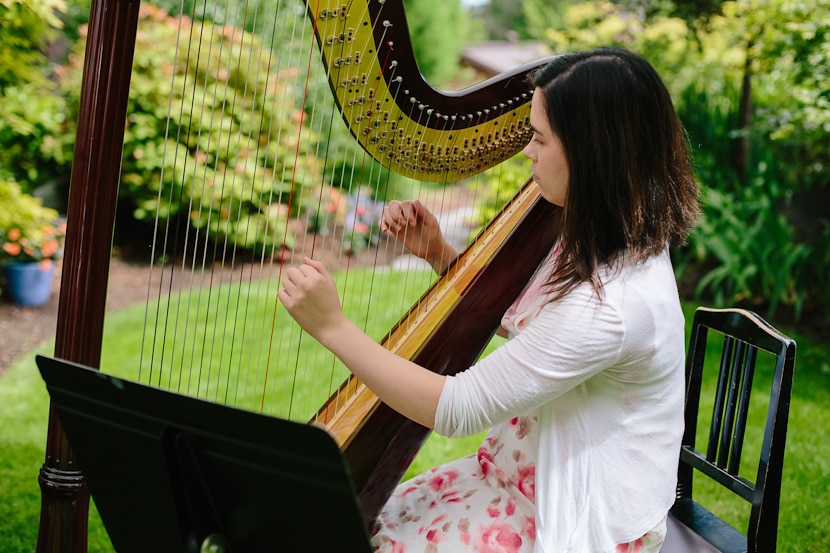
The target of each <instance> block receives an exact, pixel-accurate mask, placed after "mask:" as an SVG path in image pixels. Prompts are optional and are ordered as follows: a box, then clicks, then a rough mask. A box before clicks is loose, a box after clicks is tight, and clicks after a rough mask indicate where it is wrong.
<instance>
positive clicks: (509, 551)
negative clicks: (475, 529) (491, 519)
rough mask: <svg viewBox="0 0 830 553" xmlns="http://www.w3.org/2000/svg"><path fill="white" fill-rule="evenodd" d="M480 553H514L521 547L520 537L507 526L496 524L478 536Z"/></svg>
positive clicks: (485, 528) (484, 529) (483, 530)
mask: <svg viewBox="0 0 830 553" xmlns="http://www.w3.org/2000/svg"><path fill="white" fill-rule="evenodd" d="M479 540H480V544H479V546H478V548H477V549H476V551H479V552H480V553H516V552H517V551H519V548H520V547H521V546H522V537H521V536H520V535H519V534H518V533H517V532H516V530H514V529H513V527H512V526H510V525H509V524H505V523H503V522H497V523H494V524H491V525H490V526H486V527H484V528H483V529H482V530H481V533H480V534H479Z"/></svg>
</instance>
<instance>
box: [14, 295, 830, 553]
mask: <svg viewBox="0 0 830 553" xmlns="http://www.w3.org/2000/svg"><path fill="white" fill-rule="evenodd" d="M355 282H361V279H355ZM361 283H362V282H361ZM398 289H399V288H396V287H394V286H392V287H390V290H398ZM221 293H222V294H227V297H228V298H233V301H232V302H230V301H229V302H227V303H225V304H219V305H231V304H233V305H239V304H240V302H241V303H243V304H245V305H249V306H255V305H256V306H259V305H264V306H270V307H269V308H267V309H261V310H259V311H257V312H256V313H255V314H253V315H252V314H251V313H253V311H251V313H246V317H251V318H252V320H253V321H254V322H252V323H250V324H252V325H253V326H252V327H250V328H248V332H247V333H248V334H253V333H254V332H253V330H252V329H265V330H263V331H262V332H263V333H268V332H270V328H271V326H272V325H273V326H274V329H275V330H274V335H276V336H278V337H281V336H283V333H287V334H286V336H287V337H286V338H285V341H286V343H288V342H290V340H292V339H297V340H301V339H302V338H296V337H294V334H292V332H293V333H296V328H293V329H292V328H288V327H289V326H290V325H288V324H283V323H281V322H279V323H278V324H274V321H275V319H274V318H273V306H274V303H273V298H271V297H268V296H266V297H265V298H263V297H261V296H259V295H257V296H255V301H254V302H253V303H250V304H249V303H247V301H243V300H242V298H244V297H247V294H248V293H249V292H247V291H244V290H240V289H234V288H231V289H228V290H224V291H222V292H221ZM190 299H193V298H190ZM395 299H396V301H399V300H400V298H397V297H396V298H395ZM408 301H409V300H408ZM197 303H198V302H195V301H186V302H181V304H180V305H181V307H179V308H176V310H175V312H176V313H179V314H180V315H181V317H182V318H185V317H186V316H187V315H186V314H187V313H190V316H191V317H196V318H197V319H199V318H200V317H201V318H202V319H200V320H206V319H205V318H204V317H208V316H211V317H213V318H212V319H209V320H210V321H212V322H211V323H210V324H208V325H206V328H209V329H210V333H211V339H209V340H204V339H202V340H199V341H196V342H194V343H193V345H191V346H190V347H188V348H187V350H188V351H187V352H183V351H179V352H169V351H168V352H165V353H164V355H165V356H169V357H170V359H171V360H172V361H171V363H173V364H175V363H186V361H183V360H184V359H186V358H187V357H188V356H191V357H195V358H201V357H211V358H213V357H220V358H221V357H222V356H228V357H227V358H228V359H236V358H237V357H240V356H241V357H243V358H246V357H255V358H256V357H257V356H259V355H261V353H259V352H256V353H252V351H254V350H255V348H256V347H257V346H255V345H252V344H245V345H244V346H242V345H240V344H239V343H232V345H227V346H226V347H223V349H222V351H221V353H220V352H219V350H216V349H215V348H216V343H217V342H218V341H222V342H224V343H225V344H228V342H225V341H224V339H222V340H217V336H218V335H220V334H225V333H231V334H233V335H238V329H237V328H236V327H235V325H236V324H237V323H236V320H235V316H231V315H230V314H229V313H228V312H227V311H223V310H222V309H216V308H215V306H216V305H217V304H216V302H204V304H205V305H211V306H214V307H211V308H209V310H210V309H213V310H214V311H215V313H214V314H213V315H209V314H207V313H206V312H203V311H199V309H203V308H204V306H202V307H198V306H197V307H194V305H196V304H197ZM345 307H346V309H347V311H348V310H349V309H350V307H349V306H348V305H346V306H345ZM193 309H196V311H195V312H192V311H191V310H193ZM692 309H693V306H689V307H687V320H689V321H691V313H692ZM350 316H353V317H356V318H360V317H362V316H363V315H361V314H360V313H359V312H351V313H350ZM367 318H371V319H373V320H377V321H378V325H380V326H379V327H380V328H388V327H389V326H390V325H391V324H392V323H393V322H394V320H395V319H396V318H397V315H396V314H395V313H392V312H390V313H388V314H383V313H380V314H378V313H373V316H372V317H367ZM383 325H386V326H383ZM145 326H146V325H145V308H144V306H135V307H131V308H127V309H125V310H122V311H119V312H116V313H113V314H111V315H109V316H108V318H107V322H106V325H105V344H104V350H103V355H102V367H105V370H107V372H119V371H120V370H121V369H115V370H109V368H116V367H124V368H131V367H135V366H136V365H137V359H138V357H139V356H140V350H141V347H140V342H141V340H142V338H143V332H142V330H141V329H143V328H144V327H145ZM266 330H267V332H266ZM367 330H369V331H370V333H371V332H375V331H376V330H373V329H367ZM257 332H259V331H257ZM381 332H382V331H381ZM793 337H794V338H796V339H797V340H798V343H799V350H798V359H797V367H796V379H795V388H794V392H793V399H792V408H791V414H790V425H789V434H788V438H787V458H786V462H785V477H784V483H783V493H782V499H781V513H780V524H779V528H780V530H779V540H778V543H779V548H778V550H779V551H783V552H805V553H806V552H814V553H819V552H822V553H824V552H827V551H830V519H828V517H827V515H826V513H828V512H830V498H828V487H830V441H828V440H827V433H828V428H830V401H828V399H830V355H828V354H830V347H828V344H818V343H812V342H811V341H810V340H808V339H806V338H802V337H800V336H793ZM280 339H281V338H280ZM306 340H307V338H306ZM277 341H279V340H277ZM307 341H308V340H307ZM295 345H296V344H289V345H286V346H285V347H289V348H294V346H295ZM270 347H273V344H271V346H270ZM302 347H307V348H311V349H314V347H315V346H314V345H313V344H308V343H305V342H304V343H303V344H302ZM52 348H53V345H52V344H46V345H44V346H42V347H40V348H38V350H37V351H32V352H29V353H27V354H25V355H23V356H21V357H20V358H19V359H18V360H16V362H15V364H14V365H13V367H12V368H11V369H10V371H9V372H7V373H6V374H5V375H4V376H3V377H2V378H0V553H18V552H19V553H24V552H26V553H28V552H30V551H33V550H34V545H35V542H36V535H37V528H38V519H39V512H40V491H39V488H38V484H37V475H38V471H39V469H40V467H41V464H42V462H43V457H44V444H45V441H46V420H47V413H48V396H47V393H46V390H45V388H44V385H43V383H42V381H41V379H40V376H39V374H38V372H37V370H36V367H35V364H34V356H35V354H36V353H43V354H46V355H50V354H51V352H52ZM226 350H228V351H226ZM314 355H318V353H315V354H314ZM326 364H327V365H330V364H331V362H330V361H326ZM124 370H125V371H126V370H127V369H124ZM217 370H220V369H218V368H217ZM327 370H331V369H327ZM335 372H337V374H338V375H340V369H339V368H338V369H335ZM766 372H767V369H765V368H764V367H763V365H762V366H761V368H759V373H758V376H757V377H756V383H758V384H757V385H761V384H760V383H761V382H763V380H764V378H765V377H766ZM160 375H164V376H160ZM125 376H130V375H129V374H127V375H125ZM213 376H215V375H213ZM153 378H159V379H163V378H166V379H170V378H174V377H173V376H172V375H170V374H167V373H166V372H164V370H163V369H160V371H159V372H158V375H157V376H154V377H149V378H148V377H146V375H145V378H144V379H145V380H148V379H153ZM257 378H262V377H259V376H258V377H256V378H254V379H253V380H254V381H256V382H253V381H252V382H247V381H246V383H245V385H244V386H240V385H238V384H236V385H234V386H233V390H232V391H229V389H228V388H227V387H225V388H224V389H222V390H217V389H212V388H208V387H203V386H201V385H200V384H192V383H191V382H189V381H188V382H186V383H182V382H179V381H173V382H172V383H171V384H170V386H171V387H173V388H174V389H175V388H177V387H184V388H186V390H185V391H187V392H188V393H192V395H203V396H208V398H211V397H220V396H221V397H222V398H223V399H224V398H227V397H228V396H229V395H233V396H234V398H233V399H234V402H236V403H239V404H241V405H243V406H246V405H250V406H251V407H252V408H254V407H256V405H258V404H259V403H261V401H262V400H261V399H257V398H261V394H260V393H259V392H257V393H256V394H253V395H252V397H250V398H249V397H247V396H248V393H247V392H244V393H240V392H239V389H240V388H246V389H247V388H251V389H255V388H256V386H257V385H259V383H260V381H257V380H256V379H257ZM269 378H271V379H276V380H278V377H277V375H274V374H271V375H270V376H269ZM220 380H221V378H220ZM226 380H227V379H226ZM274 393H276V392H274ZM237 396H238V399H236V398H237ZM313 401H316V398H311V399H309V400H308V402H309V403H310V404H313ZM761 410H762V409H755V411H756V412H757V411H761ZM280 414H281V413H280ZM303 415H304V413H302V414H299V415H297V416H303ZM750 424H753V422H750ZM755 424H756V425H757V424H758V423H757V421H756V423H755ZM748 440H749V442H748V444H749V445H748V446H747V447H748V448H750V451H751V450H752V448H753V447H754V446H753V445H752V444H753V443H757V440H755V441H754V442H753V438H751V437H750V438H748ZM480 441H481V436H475V437H472V438H468V439H466V440H449V439H444V438H441V437H438V436H433V437H431V438H430V439H429V440H428V442H427V445H426V446H425V448H424V450H423V451H422V453H421V454H420V455H419V457H418V458H417V459H416V461H415V463H414V464H413V465H412V467H411V469H410V471H409V474H410V475H411V474H415V473H419V472H421V471H423V470H426V469H428V468H431V467H432V466H435V465H436V464H439V463H441V462H444V461H446V460H450V459H453V458H456V457H458V456H461V455H466V454H469V453H472V452H474V451H475V450H476V449H477V447H478V444H479V442H480ZM751 456H752V454H751V453H750V452H749V451H748V452H747V453H746V456H745V459H749V458H751ZM747 462H749V461H747ZM695 495H696V497H698V498H710V499H711V501H714V502H716V505H717V507H715V508H716V509H718V512H721V513H724V512H725V513H727V514H726V515H724V518H726V519H727V520H728V521H730V522H731V523H732V524H734V525H736V526H737V527H738V528H741V527H742V526H743V525H744V524H745V522H744V521H745V519H746V516H747V515H746V514H745V512H746V509H745V507H744V505H743V504H741V503H740V502H739V503H736V502H734V501H731V500H730V499H729V498H728V497H720V496H722V495H723V494H720V493H719V490H717V489H715V488H713V487H712V486H701V487H700V488H699V489H698V488H696V494H695ZM91 511H92V513H91V516H90V525H89V526H90V536H89V551H90V552H111V551H112V546H111V545H110V543H109V540H108V538H107V535H106V532H105V530H104V529H103V526H102V524H101V522H100V519H99V518H98V516H97V513H96V512H95V509H94V505H93V507H92V509H91Z"/></svg>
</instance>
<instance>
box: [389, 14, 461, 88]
mask: <svg viewBox="0 0 830 553" xmlns="http://www.w3.org/2000/svg"><path fill="white" fill-rule="evenodd" d="M404 5H405V9H406V20H407V24H408V25H409V33H410V35H411V38H412V48H413V49H414V51H415V58H416V60H417V61H418V68H419V69H420V71H421V73H422V74H423V75H424V76H425V77H426V78H427V80H428V81H429V82H430V83H432V84H433V86H446V85H447V83H448V82H449V81H450V79H452V77H454V76H455V74H456V73H457V72H458V70H459V65H458V59H459V56H460V54H461V50H462V49H463V48H464V46H465V44H466V42H467V33H468V30H469V26H468V25H467V22H466V15H465V13H464V10H463V9H462V7H461V2H460V1H459V0H406V2H405V3H404Z"/></svg>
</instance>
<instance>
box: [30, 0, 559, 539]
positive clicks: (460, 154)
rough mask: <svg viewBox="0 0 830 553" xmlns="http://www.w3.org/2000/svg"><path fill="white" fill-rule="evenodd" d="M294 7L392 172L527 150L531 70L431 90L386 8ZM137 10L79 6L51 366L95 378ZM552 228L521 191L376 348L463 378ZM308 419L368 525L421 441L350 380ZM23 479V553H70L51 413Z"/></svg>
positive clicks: (67, 459) (82, 520) (71, 467)
mask: <svg viewBox="0 0 830 553" xmlns="http://www.w3.org/2000/svg"><path fill="white" fill-rule="evenodd" d="M305 9H306V15H307V18H308V21H309V22H310V25H311V28H312V29H313V36H314V40H315V41H316V42H317V47H319V52H320V53H321V55H322V60H323V62H324V65H325V68H326V76H327V78H328V80H329V84H330V87H331V90H332V92H333V93H334V98H335V101H336V103H337V106H338V108H339V110H340V113H341V115H342V119H343V121H345V122H346V124H347V127H348V129H349V131H350V133H351V134H352V135H353V137H354V139H355V140H356V141H357V142H358V143H359V144H360V146H361V147H362V148H363V149H364V150H365V151H366V152H367V153H368V155H371V156H372V157H373V158H374V159H376V160H377V161H378V162H380V163H381V164H382V165H383V166H385V167H388V168H389V169H390V170H392V171H393V172H396V173H399V174H401V175H405V176H407V177H410V178H415V179H418V180H422V181H432V182H454V181H457V180H459V179H464V178H468V177H471V176H474V175H477V174H479V173H481V172H482V171H484V170H486V169H488V168H490V167H493V166H496V165H498V164H499V163H500V162H502V161H504V160H506V159H508V158H510V157H511V156H513V155H515V154H516V153H517V152H518V151H519V150H520V148H521V147H522V146H523V145H524V143H525V142H526V141H527V139H528V136H529V134H528V132H529V128H528V114H529V101H530V97H531V94H530V89H529V85H528V83H527V82H526V78H527V74H528V73H529V72H530V71H531V70H532V69H533V68H534V67H536V66H538V65H539V64H540V63H541V62H539V63H534V64H530V65H528V66H525V67H522V68H518V69H516V70H515V71H512V72H509V73H506V74H503V75H500V76H498V77H496V78H494V79H491V80H489V81H485V82H484V83H481V84H479V85H476V86H474V87H471V88H470V89H466V90H464V91H462V92H459V93H447V92H441V91H438V90H436V89H434V88H433V87H432V86H430V85H429V83H427V82H426V81H425V80H424V78H423V77H422V76H421V74H420V72H419V71H418V70H417V65H416V63H415V59H414V55H413V53H412V48H411V44H410V42H409V35H408V31H407V28H406V21H405V18H404V12H403V8H402V3H401V2H390V1H386V2H376V1H375V2H363V1H361V2H355V3H350V4H343V3H338V2H336V1H331V0H324V1H320V2H316V1H315V0H312V1H311V2H310V3H309V4H308V5H306V7H305ZM139 11H140V5H139V2H138V0H93V2H92V7H91V12H90V24H89V32H88V38H87V48H86V52H85V62H84V67H85V69H84V78H83V84H82V92H81V107H80V112H79V117H78V130H77V139H76V149H75V157H74V163H73V173H72V180H71V188H70V199H69V212H68V222H67V243H66V255H65V259H64V266H63V278H62V284H61V295H60V303H59V312H58V326H57V333H56V346H55V356H56V357H59V358H62V359H66V360H69V361H73V362H76V363H80V364H83V365H87V366H90V367H96V368H97V367H100V366H101V349H102V336H103V327H104V312H105V307H106V306H105V294H104V293H103V291H104V290H106V287H107V278H108V269H109V263H110V253H111V246H112V234H113V228H114V220H115V212H116V204H117V201H118V186H119V179H120V167H121V164H120V160H121V156H122V145H123V141H124V132H125V115H128V113H127V105H128V98H129V93H130V74H131V72H130V67H131V64H132V59H133V54H134V48H135V41H136V30H137V22H138V19H139ZM514 185H515V184H514ZM553 224H554V223H553V217H552V212H551V210H550V207H549V206H548V204H546V202H544V201H543V200H541V199H540V197H539V195H538V193H537V191H536V188H535V185H534V184H533V183H532V182H530V183H527V184H526V185H525V186H524V187H523V188H522V190H521V192H520V193H519V194H518V195H517V196H516V198H515V199H514V200H512V201H511V202H510V203H509V204H508V205H507V206H506V207H505V209H504V210H503V211H502V212H501V214H500V215H499V217H497V218H496V219H495V220H494V221H493V222H492V223H491V224H490V225H489V226H488V227H487V228H486V229H485V230H484V231H483V232H482V233H481V235H480V237H479V239H477V240H476V241H475V242H473V244H472V245H471V246H470V248H469V249H468V250H467V251H466V252H465V253H464V254H463V255H462V256H461V257H460V258H459V259H458V260H457V261H456V262H455V263H454V264H453V265H452V266H451V267H450V269H449V270H448V272H447V274H446V275H444V276H443V277H442V278H440V279H439V280H438V281H437V282H435V284H434V285H433V286H432V287H431V288H430V289H429V290H428V291H427V292H425V294H424V295H423V297H422V298H421V300H420V301H419V302H418V303H417V304H416V305H415V306H414V307H413V308H412V309H411V310H409V312H407V313H406V314H405V315H404V316H403V318H402V319H401V320H400V322H399V323H398V324H397V325H395V327H394V328H393V329H392V330H391V331H390V332H389V334H388V335H387V337H386V338H385V339H384V345H386V347H388V348H390V349H392V350H393V351H395V352H397V353H399V354H400V355H402V356H405V357H408V358H410V359H413V360H414V361H416V362H418V363H420V364H423V365H424V366H427V367H429V368H431V369H433V370H436V371H439V372H442V373H445V374H452V373H454V372H457V371H459V370H463V369H464V368H466V367H468V366H469V365H470V364H471V363H473V362H474V361H475V359H476V358H477V356H478V355H479V354H480V353H481V351H482V350H483V348H484V347H485V345H486V344H487V342H488V341H489V339H490V338H491V336H492V334H493V332H494V331H495V329H496V328H497V326H498V324H499V320H500V317H501V315H502V313H503V312H504V310H505V309H506V308H507V307H508V306H509V305H510V303H511V302H512V301H513V299H514V298H515V297H516V296H517V295H518V293H519V292H520V291H521V289H522V288H523V286H524V285H525V283H526V281H527V280H528V279H529V278H530V276H531V275H532V273H533V271H534V270H535V269H536V267H537V266H538V264H539V262H540V261H541V259H542V258H543V256H544V255H545V254H546V253H547V252H548V251H549V249H550V245H551V244H552V241H553V238H554V229H553ZM312 422H314V423H316V424H322V425H324V426H326V427H327V428H328V429H329V430H330V431H331V433H332V434H333V435H334V436H335V439H336V440H337V441H338V443H339V444H340V445H341V447H342V449H343V452H344V455H345V457H346V459H347V460H348V462H349V465H350V467H351V470H352V474H353V476H354V479H355V482H356V485H357V487H358V489H359V490H360V495H361V503H362V505H363V508H364V512H365V515H366V517H367V519H369V520H371V519H372V518H374V516H375V514H376V513H377V511H378V509H379V508H380V507H381V506H382V504H383V502H384V501H385V500H386V498H388V495H389V493H391V491H392V489H393V488H394V486H395V484H396V483H397V482H398V481H400V478H401V477H402V476H403V474H404V472H405V470H406V468H407V466H408V464H409V462H410V461H411V460H412V458H413V457H414V456H415V454H416V452H417V450H418V448H419V447H420V445H421V444H422V443H423V441H424V439H425V438H426V436H427V431H426V430H425V429H424V428H422V427H420V426H419V425H416V424H414V423H411V422H409V421H406V420H404V419H403V418H402V417H400V416H399V415H397V414H396V413H394V412H392V411H391V410H390V409H388V408H387V407H386V406H385V405H383V404H382V403H381V402H379V401H378V400H377V398H375V397H374V396H373V395H372V394H371V393H370V392H369V391H368V390H366V389H365V388H364V387H363V386H362V384H361V383H360V382H358V381H357V380H355V379H353V378H352V379H348V380H347V381H346V382H345V383H343V384H342V386H340V387H339V388H338V389H337V391H336V393H335V394H334V396H333V397H332V398H331V399H330V400H329V401H328V402H326V403H325V404H324V405H322V406H320V408H319V410H318V411H317V414H316V415H315V417H314V419H313V421H312ZM39 481H40V484H41V489H42V494H43V500H42V508H41V523H40V530H39V535H38V551H40V552H45V551H62V552H63V551H85V550H86V518H87V503H88V492H87V490H86V486H85V483H84V480H83V473H82V471H81V468H80V467H78V466H77V463H76V462H75V459H74V456H73V454H72V451H71V446H70V444H68V443H67V441H66V439H65V436H64V435H63V432H62V429H61V427H60V421H59V420H58V419H57V416H56V415H55V413H54V411H53V410H50V416H49V434H48V438H47V444H46V460H45V463H44V465H43V468H42V469H41V473H40V477H39Z"/></svg>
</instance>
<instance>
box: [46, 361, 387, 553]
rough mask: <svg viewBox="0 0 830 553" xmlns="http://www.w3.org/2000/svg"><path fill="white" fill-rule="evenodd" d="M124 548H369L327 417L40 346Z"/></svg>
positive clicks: (96, 495) (50, 383) (56, 402)
mask: <svg viewBox="0 0 830 553" xmlns="http://www.w3.org/2000/svg"><path fill="white" fill-rule="evenodd" d="M37 365H38V367H39V369H40V372H41V375H42V376H43V379H44V380H45V381H46V386H47V389H48V390H49V394H50V395H51V398H52V405H53V406H54V408H55V410H56V413H57V415H58V417H59V418H60V421H61V424H62V426H63V428H64V430H65V432H66V435H67V437H68V439H69V442H70V444H71V446H72V449H73V451H74V452H75V455H76V457H77V459H78V463H79V465H80V468H81V470H82V471H83V474H84V476H85V478H86V481H87V482H88V484H89V489H90V493H91V494H92V497H93V499H94V500H95V505H96V506H97V508H98V511H99V513H100V515H101V519H102V520H103V522H104V526H105V527H106V529H107V532H108V533H109V536H110V539H111V540H112V543H113V546H114V547H115V550H116V551H118V552H119V553H131V552H136V553H147V552H148V551H152V552H154V553H166V552H170V553H174V552H175V553H185V552H186V553H197V552H207V551H211V552H215V553H222V552H233V553H247V552H252V553H253V552H255V553H266V552H270V551H274V552H277V551H278V552H286V553H302V552H321V553H352V552H354V553H358V552H360V553H367V552H369V551H371V547H370V545H369V539H368V534H367V531H366V527H365V523H364V520H363V517H362V516H361V513H360V508H359V504H358V499H357V496H356V494H355V490H354V485H353V484H352V481H351V478H350V475H349V471H348V468H347V466H346V464H345V462H344V460H343V457H342V454H341V452H340V450H339V448H338V447H337V445H336V444H335V442H334V440H333V439H332V438H331V437H330V436H329V435H328V434H327V433H326V432H325V431H324V430H322V429H320V428H315V427H313V426H310V425H307V424H300V423H295V422H289V421H285V420H281V419H277V418H274V417H269V416H265V415H258V414H256V413H251V412H247V411H242V410H239V409H234V408H230V407H225V406H222V405H217V404H213V403H208V402H205V401H201V400H198V399H194V398H190V397H186V396H181V395H178V394H174V393H171V392H166V391H163V390H158V389H155V388H151V387H149V386H145V385H142V384H137V383H135V382H130V381H126V380H123V379H120V378H116V377H113V376H111V375H107V374H104V373H101V372H99V371H96V370H93V369H90V368H88V367H83V366H81V365H77V364H73V363H69V362H66V361H61V360H58V359H52V358H49V357H44V356H38V357H37Z"/></svg>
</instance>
